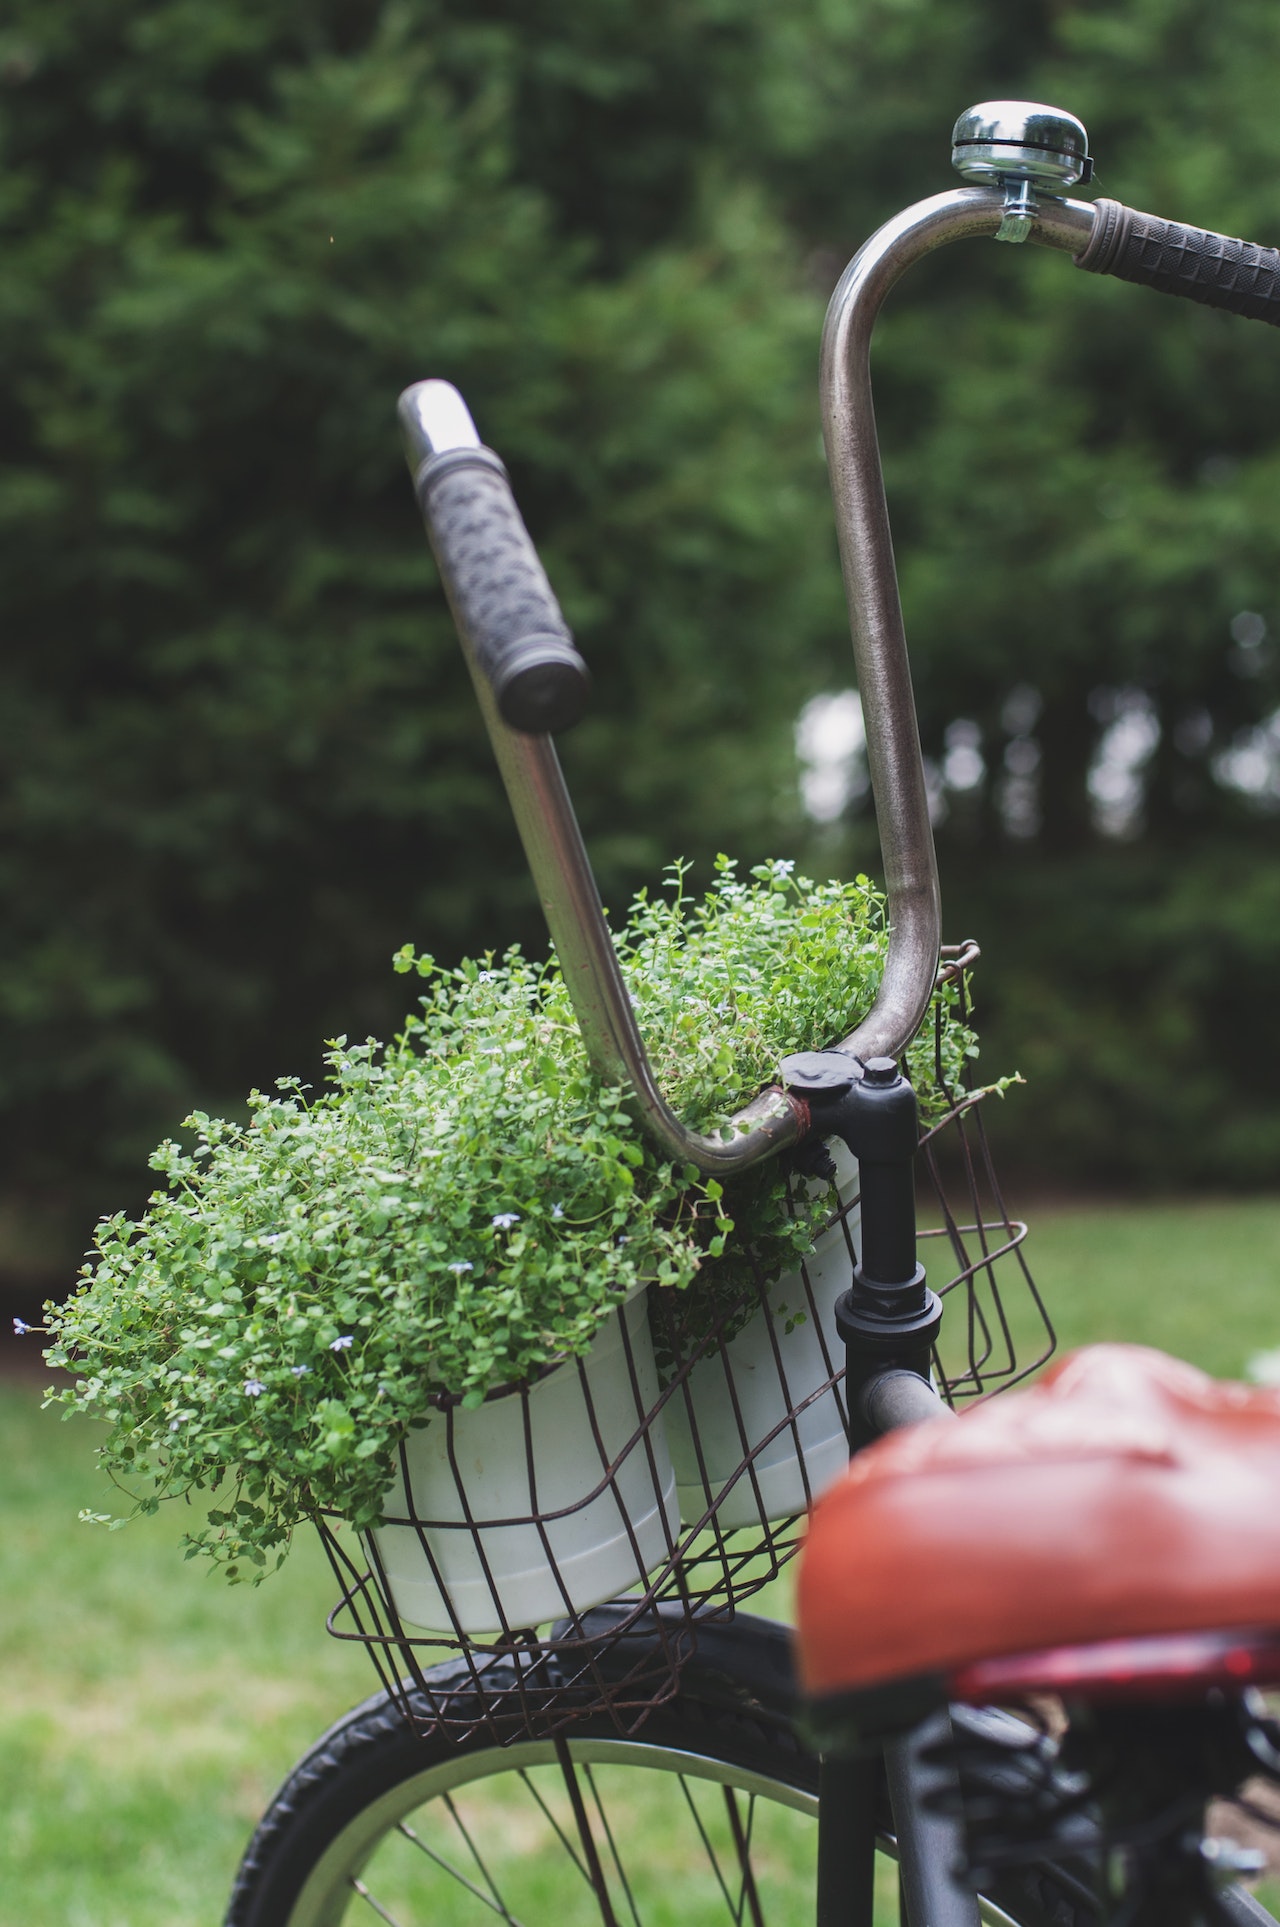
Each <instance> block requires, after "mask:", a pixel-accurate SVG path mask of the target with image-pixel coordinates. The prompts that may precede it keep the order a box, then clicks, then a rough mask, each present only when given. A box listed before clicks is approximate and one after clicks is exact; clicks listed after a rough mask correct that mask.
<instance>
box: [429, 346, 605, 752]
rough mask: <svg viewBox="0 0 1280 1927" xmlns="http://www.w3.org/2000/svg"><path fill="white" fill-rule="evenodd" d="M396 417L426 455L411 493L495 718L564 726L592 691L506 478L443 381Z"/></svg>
mask: <svg viewBox="0 0 1280 1927" xmlns="http://www.w3.org/2000/svg"><path fill="white" fill-rule="evenodd" d="M400 412H401V417H402V419H403V420H404V421H405V422H406V427H407V428H408V426H409V424H410V423H411V421H413V420H414V419H416V422H417V426H418V430H419V439H420V442H421V443H422V444H423V445H424V446H425V447H426V448H427V450H428V451H429V452H428V453H427V454H426V455H425V456H424V457H423V458H422V459H421V460H420V461H419V463H418V465H417V467H416V468H415V470H414V477H413V482H414V489H415V491H416V493H417V497H418V504H419V507H420V508H421V510H422V519H423V521H424V522H425V523H426V526H427V534H428V536H429V537H430V540H431V547H432V548H433V550H434V551H435V557H436V561H437V562H438V563H439V565H440V574H441V577H442V578H443V581H444V586H445V593H446V594H447V595H448V598H449V603H450V606H451V608H452V609H453V614H454V620H455V621H456V623H457V625H458V628H459V630H460V632H461V633H462V634H463V635H464V636H466V637H467V639H468V643H469V645H470V648H471V651H472V653H473V655H474V659H475V662H476V664H477V665H478V668H479V670H480V672H481V674H482V675H483V676H484V677H485V679H486V681H487V682H488V684H489V686H490V688H491V689H492V691H493V694H494V698H495V700H496V702H497V705H498V713H499V715H500V716H501V717H502V720H503V721H504V722H505V723H508V724H509V725H510V727H511V728H512V729H519V730H523V731H525V732H526V733H527V734H529V735H535V736H537V735H542V734H544V733H546V732H548V731H552V732H558V731H560V730H562V729H570V728H571V727H572V726H573V724H574V723H576V722H577V721H578V719H579V718H580V717H581V715H582V712H583V710H584V709H585V707H586V702H587V695H588V692H589V691H590V688H591V676H590V672H589V671H588V669H587V665H586V663H585V662H584V661H583V660H582V657H581V656H580V655H579V654H578V651H577V650H576V649H575V648H574V645H573V637H572V635H571V634H570V631H569V625H568V624H567V623H566V621H565V619H564V617H563V616H562V615H561V613H560V605H559V603H558V602H557V601H556V598H555V594H554V592H553V591H552V588H551V584H550V583H549V582H548V581H547V577H546V572H545V571H544V569H543V567H542V564H541V562H540V561H539V560H538V552H537V550H536V549H535V548H534V546H533V543H532V542H531V541H530V540H529V532H528V530H527V529H526V528H525V525H524V522H523V521H522V520H521V516H520V511H519V509H518V508H517V507H516V503H515V497H514V496H513V495H512V493H511V485H510V483H509V482H508V480H507V471H506V469H505V468H504V467H503V465H502V463H501V462H500V461H499V459H498V457H497V456H496V455H495V454H494V452H493V450H492V449H491V448H484V447H482V446H481V443H480V437H479V436H478V435H477V434H476V431H475V427H474V424H473V423H472V421H471V417H470V415H469V414H468V413H467V410H466V407H465V404H464V403H463V401H462V397H461V396H460V395H459V394H458V391H457V389H456V388H451V387H450V386H449V384H448V382H443V381H421V382H418V383H417V384H416V386H414V387H413V388H409V389H406V391H405V393H404V394H403V395H402V396H401V398H400Z"/></svg>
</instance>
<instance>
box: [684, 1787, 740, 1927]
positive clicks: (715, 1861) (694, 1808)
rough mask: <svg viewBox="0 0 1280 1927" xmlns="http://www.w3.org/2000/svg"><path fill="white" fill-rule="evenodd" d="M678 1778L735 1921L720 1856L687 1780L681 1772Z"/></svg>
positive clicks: (704, 1849)
mask: <svg viewBox="0 0 1280 1927" xmlns="http://www.w3.org/2000/svg"><path fill="white" fill-rule="evenodd" d="M679 1779H680V1791H681V1792H682V1793H683V1795H684V1801H685V1805H686V1806H687V1807H688V1809H689V1811H690V1813H691V1814H692V1815H693V1824H694V1826H695V1827H696V1828H697V1829H698V1833H699V1835H700V1836H701V1839H702V1846H703V1851H704V1852H705V1853H706V1856H707V1859H708V1861H709V1862H710V1865H711V1871H712V1873H713V1874H714V1875H715V1877H716V1885H717V1886H718V1887H719V1889H720V1892H721V1893H722V1894H723V1895H724V1904H725V1906H726V1907H727V1908H728V1910H729V1917H730V1919H732V1920H734V1921H737V1920H739V1919H740V1918H741V1915H740V1913H739V1911H738V1909H737V1908H736V1907H735V1906H734V1904H733V1895H732V1894H731V1893H730V1892H729V1883H728V1881H727V1880H726V1879H725V1877H724V1871H723V1869H722V1868H721V1865H720V1856H719V1854H718V1853H717V1852H716V1850H715V1848H714V1846H713V1845H712V1844H711V1836H710V1834H709V1833H708V1832H707V1829H706V1826H705V1825H704V1823H703V1819H702V1815H701V1814H700V1813H699V1811H698V1803H697V1801H696V1800H695V1799H694V1797H693V1794H692V1793H691V1792H690V1790H689V1782H688V1781H687V1780H686V1778H685V1776H684V1774H683V1773H682V1774H680V1776H679Z"/></svg>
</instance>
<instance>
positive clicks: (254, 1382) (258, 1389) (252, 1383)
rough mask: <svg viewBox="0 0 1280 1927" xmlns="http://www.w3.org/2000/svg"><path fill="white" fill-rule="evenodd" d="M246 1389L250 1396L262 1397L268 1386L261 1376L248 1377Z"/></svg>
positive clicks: (245, 1383) (245, 1384)
mask: <svg viewBox="0 0 1280 1927" xmlns="http://www.w3.org/2000/svg"><path fill="white" fill-rule="evenodd" d="M244 1389H245V1391H246V1393H247V1394H248V1396H249V1397H250V1398H261V1397H262V1394H263V1393H264V1392H265V1391H266V1389H267V1388H266V1386H265V1385H264V1384H263V1382H262V1380H261V1379H260V1378H246V1380H245V1382H244Z"/></svg>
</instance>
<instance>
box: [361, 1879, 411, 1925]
mask: <svg viewBox="0 0 1280 1927" xmlns="http://www.w3.org/2000/svg"><path fill="white" fill-rule="evenodd" d="M351 1885H352V1886H353V1887H354V1888H355V1891H356V1892H357V1893H358V1894H359V1896H360V1898H361V1900H363V1901H364V1902H365V1904H366V1905H367V1906H369V1907H372V1908H373V1911H374V1913H375V1914H376V1915H377V1916H378V1919H379V1920H385V1921H387V1922H388V1923H389V1927H400V1922H399V1921H398V1920H397V1919H396V1917H395V1915H394V1914H389V1913H388V1912H387V1910H386V1908H385V1907H384V1906H382V1905H381V1904H380V1902H378V1901H376V1900H375V1899H374V1897H373V1895H372V1894H371V1893H370V1892H369V1889H368V1888H367V1887H366V1886H365V1884H364V1882H363V1880H361V1879H359V1878H358V1877H357V1876H356V1875H355V1874H352V1876H351Z"/></svg>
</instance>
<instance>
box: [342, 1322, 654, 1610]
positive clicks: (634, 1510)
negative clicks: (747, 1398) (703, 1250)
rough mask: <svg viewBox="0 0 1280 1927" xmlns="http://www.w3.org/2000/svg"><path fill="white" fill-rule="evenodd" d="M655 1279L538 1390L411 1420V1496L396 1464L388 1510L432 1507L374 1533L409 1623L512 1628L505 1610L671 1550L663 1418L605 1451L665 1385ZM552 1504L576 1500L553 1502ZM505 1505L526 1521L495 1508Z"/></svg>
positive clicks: (616, 1588)
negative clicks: (613, 1466)
mask: <svg viewBox="0 0 1280 1927" xmlns="http://www.w3.org/2000/svg"><path fill="white" fill-rule="evenodd" d="M645 1295H646V1294H645V1290H644V1289H642V1290H640V1291H638V1292H637V1293H635V1294H634V1296H633V1297H632V1298H630V1299H629V1300H628V1301H627V1303H626V1304H625V1305H624V1306H622V1307H621V1309H620V1310H619V1311H617V1312H614V1313H613V1314H612V1315H611V1317H610V1318H609V1319H608V1320H607V1321H606V1322H605V1324H604V1325H603V1326H602V1327H601V1330H600V1333H599V1336H598V1337H597V1338H596V1339H595V1341H594V1342H593V1344H592V1346H591V1349H590V1350H589V1351H588V1352H587V1353H586V1354H585V1356H584V1357H583V1358H582V1359H581V1360H577V1359H570V1360H568V1361H566V1363H565V1364H563V1365H558V1366H557V1367H556V1368H555V1369H554V1371H551V1372H549V1373H548V1374H547V1375H546V1377H545V1378H542V1379H539V1380H538V1381H537V1383H536V1384H535V1385H533V1386H532V1387H530V1388H529V1390H528V1391H527V1392H510V1393H505V1394H503V1395H502V1396H500V1397H497V1398H490V1399H488V1400H486V1402H485V1403H484V1404H483V1405H481V1406H479V1407H477V1408H476V1409H475V1410H474V1411H466V1410H464V1409H462V1408H461V1407H455V1408H454V1409H453V1410H452V1412H448V1413H446V1412H433V1413H432V1415H431V1417H430V1418H429V1419H428V1421H427V1423H426V1425H424V1426H423V1427H421V1428H420V1429H419V1430H417V1431H415V1432H412V1433H410V1435H409V1438H408V1440H407V1441H406V1444H405V1455H406V1459H407V1463H408V1469H409V1489H410V1494H411V1500H412V1502H411V1504H407V1503H406V1499H405V1490H404V1480H403V1476H402V1475H401V1474H399V1473H397V1476H396V1478H395V1481H394V1482H393V1484H392V1486H391V1488H390V1490H389V1491H388V1493H387V1502H386V1513H387V1516H388V1517H390V1518H401V1519H404V1518H411V1519H417V1520H421V1521H428V1520H430V1521H433V1522H434V1523H432V1524H430V1525H425V1524H424V1525H422V1526H421V1527H418V1526H412V1525H385V1526H379V1527H378V1528H377V1529H376V1530H375V1531H374V1532H373V1533H371V1535H370V1537H371V1538H372V1540H373V1542H374V1545H375V1547H376V1549H377V1559H378V1562H379V1564H380V1565H381V1568H382V1574H383V1577H384V1579H385V1581H386V1584H387V1588H388V1590H389V1592H390V1594H391V1599H392V1603H393V1604H394V1606H395V1609H396V1612H397V1613H398V1615H399V1617H400V1618H401V1619H402V1620H403V1621H404V1622H405V1623H406V1624H407V1625H409V1626H412V1627H416V1628H419V1629H421V1630H423V1631H432V1632H453V1631H455V1630H457V1629H460V1630H461V1631H462V1632H464V1633H469V1634H481V1635H482V1634H486V1633H497V1632H500V1631H502V1630H503V1620H504V1619H505V1621H506V1625H507V1626H508V1627H522V1626H538V1625H542V1624H544V1623H545V1622H546V1621H547V1620H554V1619H560V1618H562V1617H563V1616H564V1615H565V1614H566V1613H567V1612H569V1611H573V1612H585V1611H586V1609H587V1608H588V1607H590V1606H596V1605H599V1603H600V1602H601V1600H604V1599H610V1598H612V1597H613V1595H614V1594H615V1593H619V1592H625V1591H626V1589H627V1588H628V1587H629V1586H634V1585H636V1584H637V1582H639V1581H642V1580H643V1579H644V1577H645V1575H646V1573H648V1572H649V1571H651V1570H652V1569H653V1567H655V1566H657V1565H659V1564H661V1562H662V1561H663V1560H664V1559H665V1558H666V1557H667V1556H668V1554H669V1551H670V1549H671V1547H672V1545H673V1543H674V1539H675V1535H676V1532H677V1525H678V1518H679V1513H678V1508H677V1503H676V1480H675V1471H674V1469H673V1467H672V1464H671V1458H670V1454H669V1452H668V1450H667V1443H666V1439H665V1436H664V1432H663V1427H662V1425H661V1423H660V1422H659V1423H658V1424H656V1425H654V1426H652V1427H650V1428H649V1429H648V1433H647V1438H646V1437H641V1438H638V1439H637V1440H636V1443H635V1444H634V1446H632V1448H631V1450H630V1451H629V1452H628V1453H627V1455H626V1457H625V1458H624V1459H623V1460H622V1462H621V1464H620V1465H619V1466H618V1468H617V1471H616V1473H615V1475H614V1478H613V1480H612V1481H611V1482H606V1471H607V1467H608V1465H609V1464H610V1463H611V1462H612V1461H613V1460H615V1459H617V1458H618V1455H619V1454H620V1453H621V1452H622V1451H623V1448H624V1447H625V1446H626V1445H627V1443H628V1441H629V1440H630V1439H631V1438H632V1437H633V1435H634V1434H635V1433H636V1432H637V1431H638V1430H639V1429H640V1427H641V1425H642V1424H643V1422H644V1420H645V1415H646V1413H648V1412H649V1411H651V1410H652V1408H653V1406H654V1404H655V1402H656V1400H657V1397H658V1374H657V1370H656V1367H655V1365H654V1361H653V1342H652V1339H651V1338H650V1335H649V1323H648V1317H647V1315H646V1310H645ZM624 1320H625V1336H626V1342H625V1343H624V1326H623V1321H624ZM628 1346H629V1348H630V1353H631V1357H630V1361H628V1357H627V1351H628ZM593 1417H594V1421H595V1424H594V1428H593V1424H592V1419H593ZM526 1428H527V1429H526ZM597 1433H598V1438H597ZM451 1434H452V1437H451V1436H450V1435H451ZM451 1444H452V1455H451V1452H450V1445H451ZM597 1486H601V1487H602V1490H600V1491H599V1492H598V1493H596V1496H595V1497H594V1498H591V1497H589V1495H590V1494H591V1493H592V1492H594V1491H595V1488H596V1487H597ZM584 1501H585V1503H584ZM568 1508H572V1509H571V1510H570V1509H568ZM468 1511H469V1512H470V1515H471V1523H470V1524H468V1522H467V1512H468ZM554 1513H560V1514H562V1515H563V1516H561V1517H558V1518H555V1517H552V1518H549V1517H547V1515H548V1514H554ZM535 1514H536V1515H537V1516H538V1518H540V1519H541V1520H542V1524H541V1526H539V1525H538V1524H537V1523H536V1522H535V1520H534V1517H533V1515H535ZM495 1519H509V1520H514V1521H517V1523H514V1524H510V1525H492V1524H488V1523H486V1522H487V1521H490V1520H495ZM454 1521H457V1523H456V1524H454V1523H453V1522H454ZM473 1526H474V1528H475V1530H474V1531H473V1530H472V1527H473ZM628 1527H629V1528H630V1529H629V1530H628ZM544 1533H545V1535H546V1537H545V1540H544V1538H543V1534H544ZM420 1535H421V1536H420ZM424 1539H425V1541H426V1544H427V1546H428V1547H429V1548H430V1554H431V1558H430V1559H429V1558H428V1557H427V1554H426V1552H425V1551H424V1549H423V1540H424ZM482 1554H483V1557H482ZM432 1560H434V1562H435V1566H436V1572H433V1571H432V1564H431V1561H432ZM553 1561H554V1565H553ZM486 1567H487V1572H486ZM437 1573H438V1575H439V1580H438V1579H437ZM557 1574H558V1575H559V1583H557ZM441 1582H442V1583H441ZM445 1592H447V1593H448V1599H449V1604H446V1602H445V1597H444V1594H445ZM449 1605H452V1608H453V1611H452V1614H451V1613H450V1610H449Z"/></svg>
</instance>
